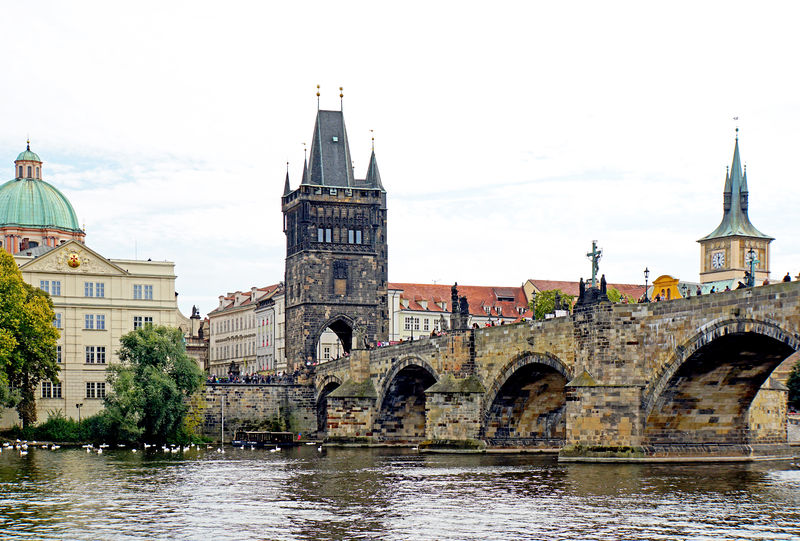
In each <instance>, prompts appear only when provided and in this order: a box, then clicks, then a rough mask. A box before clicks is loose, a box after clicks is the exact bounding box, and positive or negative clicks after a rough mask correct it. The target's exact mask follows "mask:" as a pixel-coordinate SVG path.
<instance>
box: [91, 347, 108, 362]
mask: <svg viewBox="0 0 800 541" xmlns="http://www.w3.org/2000/svg"><path fill="white" fill-rule="evenodd" d="M86 364H106V347H105V346H86Z"/></svg>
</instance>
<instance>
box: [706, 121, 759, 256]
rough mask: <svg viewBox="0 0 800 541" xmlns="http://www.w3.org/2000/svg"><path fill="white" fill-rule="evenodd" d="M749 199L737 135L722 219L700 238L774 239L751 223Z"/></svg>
mask: <svg viewBox="0 0 800 541" xmlns="http://www.w3.org/2000/svg"><path fill="white" fill-rule="evenodd" d="M747 200H748V193H747V171H746V170H745V171H744V172H742V162H741V159H740V158H739V138H738V136H737V138H736V145H735V147H734V149H733V163H732V164H731V169H730V172H729V173H727V174H726V175H725V191H724V192H723V202H722V221H721V222H720V224H719V226H717V228H716V229H715V230H714V231H712V232H711V233H709V234H708V235H706V236H705V237H703V238H702V239H700V240H701V241H703V240H710V239H716V238H720V237H732V236H742V237H756V238H761V239H770V240H772V237H770V236H769V235H765V234H764V233H762V232H761V231H759V230H758V229H756V228H755V226H754V225H753V224H751V223H750V218H749V217H748V215H747V205H748V201H747Z"/></svg>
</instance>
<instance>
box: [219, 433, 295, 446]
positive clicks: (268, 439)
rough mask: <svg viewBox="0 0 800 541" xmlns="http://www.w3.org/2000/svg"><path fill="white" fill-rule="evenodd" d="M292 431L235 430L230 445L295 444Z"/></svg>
mask: <svg viewBox="0 0 800 541" xmlns="http://www.w3.org/2000/svg"><path fill="white" fill-rule="evenodd" d="M297 443H298V442H296V441H295V439H294V434H293V433H292V432H255V431H253V432H251V431H247V430H237V431H236V432H235V433H234V435H233V441H232V442H231V445H233V446H234V447H273V446H276V445H283V446H287V445H297Z"/></svg>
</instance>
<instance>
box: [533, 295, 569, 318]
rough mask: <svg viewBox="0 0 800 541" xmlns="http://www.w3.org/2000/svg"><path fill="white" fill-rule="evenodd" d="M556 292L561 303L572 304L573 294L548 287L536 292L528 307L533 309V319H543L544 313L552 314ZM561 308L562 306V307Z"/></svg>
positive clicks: (563, 304) (564, 304)
mask: <svg viewBox="0 0 800 541" xmlns="http://www.w3.org/2000/svg"><path fill="white" fill-rule="evenodd" d="M556 293H558V295H559V296H560V297H561V305H562V307H563V306H568V307H571V306H572V302H573V300H574V299H575V296H574V295H567V294H566V293H564V292H563V291H561V290H560V289H550V290H548V291H542V292H540V293H537V294H536V296H535V297H534V299H533V300H532V301H531V303H530V305H529V307H530V309H531V310H533V314H534V319H544V316H545V315H546V314H552V313H553V312H554V311H555V307H556ZM562 309H563V308H562Z"/></svg>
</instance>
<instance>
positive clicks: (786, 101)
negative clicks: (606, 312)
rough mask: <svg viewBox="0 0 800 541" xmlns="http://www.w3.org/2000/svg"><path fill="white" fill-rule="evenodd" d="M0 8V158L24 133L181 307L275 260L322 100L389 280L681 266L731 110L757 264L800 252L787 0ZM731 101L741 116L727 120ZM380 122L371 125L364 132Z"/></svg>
mask: <svg viewBox="0 0 800 541" xmlns="http://www.w3.org/2000/svg"><path fill="white" fill-rule="evenodd" d="M3 13H4V15H3V17H2V19H0V67H1V68H2V69H0V73H2V75H0V172H2V161H3V160H5V161H6V167H7V169H6V173H5V175H6V176H5V177H2V176H1V175H0V179H3V178H5V179H11V178H13V176H14V171H13V160H14V158H15V157H16V155H17V154H18V153H19V152H20V151H21V150H23V149H24V148H25V139H26V138H27V137H30V138H31V149H32V150H34V151H35V152H37V153H38V154H39V155H40V157H41V158H42V160H43V161H44V165H43V175H44V179H45V180H47V181H48V182H50V183H52V184H54V185H55V186H56V187H58V188H59V189H60V190H61V191H62V192H63V193H64V194H65V195H66V196H67V197H68V198H69V199H70V201H71V202H72V205H73V207H74V208H75V210H76V212H77V214H78V219H79V221H80V222H81V223H83V224H85V229H86V243H87V245H88V246H90V247H91V248H93V249H95V250H97V251H98V252H100V253H101V254H103V255H104V256H106V257H109V258H135V257H136V258H139V259H147V258H152V259H154V260H169V261H174V262H175V269H176V274H177V276H178V278H177V280H176V289H177V291H178V292H179V293H180V296H179V305H180V308H181V309H182V311H183V312H184V313H186V314H188V313H190V311H191V306H192V305H197V306H198V308H199V309H200V311H201V313H203V314H206V313H207V312H209V311H210V310H212V309H214V308H215V307H216V306H217V304H218V296H219V295H224V294H226V293H228V292H232V291H236V290H242V291H245V290H249V288H250V287H251V286H265V285H269V284H274V283H277V282H279V281H281V280H282V279H283V268H284V258H285V237H284V234H283V232H282V217H281V212H280V197H281V194H282V191H283V185H284V177H285V174H286V168H287V165H286V164H287V162H288V163H289V166H288V168H289V175H290V182H291V185H292V187H293V188H294V187H296V186H297V185H298V184H299V182H300V175H301V171H302V165H303V143H306V144H310V143H311V134H312V131H313V125H314V118H315V114H316V108H317V98H316V96H315V93H316V85H318V84H319V85H320V86H321V97H320V105H321V107H322V108H323V109H338V108H339V107H340V100H339V90H338V88H339V87H340V86H342V87H343V88H344V99H343V102H342V105H343V108H344V114H345V121H346V124H347V130H348V136H349V139H350V150H351V153H352V156H353V160H354V166H355V172H356V176H357V177H359V178H363V177H364V175H365V173H366V167H367V164H368V160H369V153H370V145H371V142H370V138H371V135H374V137H375V152H376V156H377V160H378V165H379V168H380V172H381V177H382V180H383V184H384V186H385V188H386V190H387V198H388V241H389V280H390V281H391V282H420V283H434V282H436V283H453V282H455V281H457V282H459V283H461V284H469V285H495V286H514V285H521V284H522V283H523V282H524V281H525V280H527V279H528V278H538V279H551V280H578V279H579V278H580V277H584V278H585V277H587V276H589V275H590V273H591V263H590V261H589V260H588V258H587V257H586V253H587V252H589V251H590V250H591V243H592V240H597V242H598V246H599V247H600V248H601V249H602V250H603V256H602V259H601V261H600V271H601V273H604V274H605V275H606V277H607V279H608V281H609V282H612V283H615V282H622V283H643V281H644V276H643V270H644V269H645V267H647V268H648V269H649V270H650V272H651V274H650V280H651V281H652V279H653V278H655V277H657V276H659V275H662V274H670V275H672V276H675V277H678V278H680V279H682V280H687V281H696V280H697V279H698V273H699V259H700V256H699V254H700V247H699V245H698V244H697V242H696V241H697V239H699V238H701V237H703V236H705V235H706V234H708V233H710V232H711V231H712V230H713V229H714V228H716V226H717V225H718V224H719V221H720V219H721V217H722V190H723V186H724V181H725V167H726V166H728V165H730V163H731V159H732V155H733V147H734V135H735V131H734V130H735V128H736V127H737V126H738V127H739V130H740V131H739V143H740V151H741V157H742V160H743V162H745V163H746V164H747V169H748V186H749V189H750V218H751V221H752V222H753V224H754V225H755V226H756V227H757V228H758V229H760V230H761V231H762V232H764V233H767V234H769V235H771V236H773V237H775V239H776V240H775V241H774V242H773V243H772V258H771V270H772V278H773V280H774V279H779V278H781V277H782V276H783V275H784V274H785V273H786V272H787V271H789V272H791V273H792V275H793V276H794V275H797V274H798V273H799V272H800V238H798V235H797V234H796V233H797V225H796V216H797V210H798V208H800V190H798V188H797V183H798V180H800V179H798V171H799V170H800V163H798V159H797V157H798V152H797V148H799V147H800V70H798V69H797V54H798V51H800V32H797V31H796V21H797V20H798V16H800V4H797V3H792V2H770V3H754V2H702V3H700V2H680V1H679V2H671V3H669V4H663V3H662V4H653V3H649V2H648V3H645V2H569V3H566V2H533V1H529V2H519V3H513V2H481V3H473V2H435V3H434V2H403V3H380V2H314V1H305V2H302V3H299V2H281V3H277V2H275V3H273V2H228V3H222V2H201V1H192V2H164V1H162V2H147V1H140V2H127V3H121V2H82V1H76V2H36V3H35V4H29V3H17V2H14V3H7V4H6V5H5V6H4V8H3ZM734 117H737V118H738V120H734ZM370 130H373V131H372V132H371V131H370Z"/></svg>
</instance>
